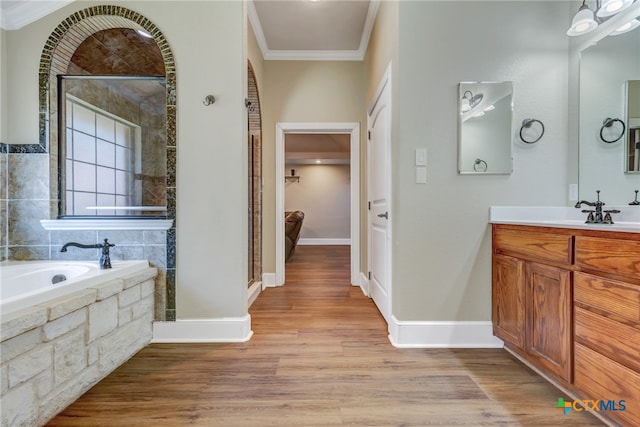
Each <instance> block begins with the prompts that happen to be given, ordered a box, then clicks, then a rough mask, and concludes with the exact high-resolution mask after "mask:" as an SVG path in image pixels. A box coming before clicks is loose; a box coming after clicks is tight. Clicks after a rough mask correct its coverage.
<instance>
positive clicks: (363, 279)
mask: <svg viewBox="0 0 640 427" xmlns="http://www.w3.org/2000/svg"><path fill="white" fill-rule="evenodd" d="M360 289H361V290H362V293H363V294H364V295H365V296H367V297H368V296H370V294H369V277H368V276H367V275H366V274H364V273H362V272H361V273H360Z"/></svg>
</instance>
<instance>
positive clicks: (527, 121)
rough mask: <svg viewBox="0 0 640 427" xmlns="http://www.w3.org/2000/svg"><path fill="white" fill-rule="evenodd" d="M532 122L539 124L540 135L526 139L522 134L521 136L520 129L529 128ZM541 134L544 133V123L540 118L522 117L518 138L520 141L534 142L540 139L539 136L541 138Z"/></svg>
mask: <svg viewBox="0 0 640 427" xmlns="http://www.w3.org/2000/svg"><path fill="white" fill-rule="evenodd" d="M534 123H538V124H540V128H541V130H540V135H538V137H537V138H536V139H533V140H528V139H526V138H525V137H524V136H522V131H524V130H525V128H526V129H529V128H530V127H531V126H532V125H533V124H534ZM542 135H544V123H542V122H541V121H540V120H538V119H524V120H523V121H522V126H520V139H521V140H522V142H524V143H525V144H535V143H536V142H538V141H540V138H542Z"/></svg>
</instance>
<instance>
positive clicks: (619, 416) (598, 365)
mask: <svg viewBox="0 0 640 427" xmlns="http://www.w3.org/2000/svg"><path fill="white" fill-rule="evenodd" d="M574 366H575V374H574V384H575V386H576V388H577V390H578V392H579V393H580V394H581V395H582V397H583V398H584V399H587V400H598V399H603V400H614V401H616V402H618V401H619V400H624V401H625V406H626V409H625V410H624V411H606V412H603V413H601V415H605V416H608V417H610V418H611V419H614V420H616V421H618V422H619V423H621V424H622V425H625V426H640V374H638V373H637V372H635V371H633V370H631V369H629V368H626V367H624V366H622V365H620V364H618V363H616V362H614V361H612V360H611V359H609V358H607V357H605V356H603V355H601V354H599V353H597V352H595V351H593V350H591V349H589V348H587V347H584V346H583V345H581V344H578V343H576V345H575V358H574Z"/></svg>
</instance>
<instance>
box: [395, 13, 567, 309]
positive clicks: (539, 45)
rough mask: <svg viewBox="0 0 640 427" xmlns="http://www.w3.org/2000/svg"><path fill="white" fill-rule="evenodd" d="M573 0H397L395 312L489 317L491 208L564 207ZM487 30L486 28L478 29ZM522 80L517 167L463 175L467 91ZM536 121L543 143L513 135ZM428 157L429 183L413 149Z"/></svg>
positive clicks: (517, 86) (518, 84)
mask: <svg viewBox="0 0 640 427" xmlns="http://www.w3.org/2000/svg"><path fill="white" fill-rule="evenodd" d="M569 22H570V17H569V10H568V7H567V5H566V3H564V2H536V1H513V2H475V1H470V2H458V1H456V2H446V1H440V2H399V46H400V53H399V58H400V60H399V66H398V67H397V69H396V71H398V73H399V76H398V81H399V88H397V90H398V91H399V99H400V107H399V110H396V111H395V112H394V114H397V118H398V120H399V128H398V139H397V140H394V147H393V154H392V157H393V185H392V187H393V189H392V191H393V208H392V209H393V212H394V213H395V214H394V216H393V217H392V227H393V231H394V234H393V244H392V246H393V251H394V252H393V261H392V262H393V308H392V311H393V314H394V315H395V316H396V317H397V318H398V319H399V320H434V321H444V320H459V321H462V320H484V321H487V320H490V308H491V251H490V241H491V236H490V227H489V225H488V219H489V218H488V215H489V207H490V206H492V205H521V206H536V205H537V206H566V205H567V203H568V201H567V184H568V182H567V178H566V168H567V163H568V143H567V133H568V126H567V68H568V66H567V64H568V43H569V42H568V40H567V36H566V26H567V25H568V23H569ZM479 24H481V25H479ZM478 80H481V81H482V80H484V81H513V84H514V141H513V157H514V172H513V173H512V174H511V175H494V176H475V175H466V176H460V175H458V174H457V169H456V164H457V131H456V129H457V116H458V115H457V114H456V111H457V105H458V104H457V103H458V100H457V93H458V92H457V85H458V83H459V82H461V81H478ZM527 117H533V118H537V119H540V120H542V121H543V122H544V124H545V127H546V129H547V130H546V133H545V136H544V138H543V139H542V140H541V141H540V142H539V143H538V144H535V145H533V146H525V145H524V144H523V143H520V142H518V141H517V139H516V138H515V135H517V130H518V129H519V124H520V123H522V120H523V119H524V118H527ZM418 147H424V148H427V150H428V160H427V184H422V185H419V184H415V183H414V170H413V167H412V165H413V162H414V150H415V149H416V148H418Z"/></svg>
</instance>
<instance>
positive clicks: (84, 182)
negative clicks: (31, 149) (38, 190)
mask: <svg viewBox="0 0 640 427" xmlns="http://www.w3.org/2000/svg"><path fill="white" fill-rule="evenodd" d="M58 90H59V94H60V96H59V99H60V100H61V102H60V103H59V111H60V115H59V118H60V122H59V125H58V129H59V130H60V135H59V137H60V140H59V143H58V147H59V149H60V152H59V168H60V174H59V176H60V183H59V184H60V185H59V188H60V205H59V207H60V209H59V212H60V217H89V218H91V217H113V216H116V217H124V216H126V217H139V216H143V217H164V216H165V215H166V212H167V201H166V175H167V168H166V131H165V123H166V103H165V79H164V78H156V77H128V76H127V77H119V76H60V77H59V89H58Z"/></svg>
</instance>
